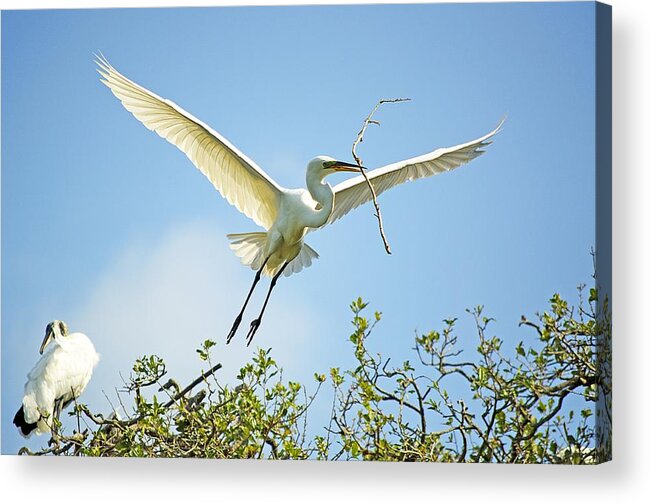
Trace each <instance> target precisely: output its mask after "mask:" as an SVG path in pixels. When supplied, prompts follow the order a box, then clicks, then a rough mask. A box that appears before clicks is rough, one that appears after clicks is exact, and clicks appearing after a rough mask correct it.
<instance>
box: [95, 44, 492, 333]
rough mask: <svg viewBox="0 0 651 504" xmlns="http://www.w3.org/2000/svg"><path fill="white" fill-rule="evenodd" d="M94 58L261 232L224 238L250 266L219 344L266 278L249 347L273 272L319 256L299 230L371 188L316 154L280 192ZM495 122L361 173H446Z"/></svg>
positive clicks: (363, 197) (239, 157)
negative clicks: (243, 293)
mask: <svg viewBox="0 0 651 504" xmlns="http://www.w3.org/2000/svg"><path fill="white" fill-rule="evenodd" d="M96 63H97V65H98V67H99V68H98V72H99V73H100V75H101V76H102V79H101V81H102V82H103V83H104V84H106V86H108V88H109V89H110V90H111V91H112V92H113V94H114V95H115V96H116V97H117V98H118V99H119V100H120V101H121V102H122V105H123V106H124V107H125V108H126V109H127V110H128V111H129V112H131V113H132V114H133V115H134V116H135V118H136V119H138V120H139V121H140V122H141V123H142V124H144V125H145V127H147V128H148V129H150V130H152V131H155V132H156V133H157V134H158V135H159V136H161V137H162V138H164V139H166V140H167V141H168V142H170V143H172V144H174V145H176V146H177V147H178V148H179V149H181V151H183V152H184V153H185V154H186V155H187V157H188V158H189V159H190V161H192V163H193V164H194V165H195V166H196V167H197V168H198V169H199V171H201V173H203V174H204V175H205V176H206V177H207V178H208V179H209V180H210V182H212V184H213V185H214V186H215V188H216V189H217V190H218V191H219V192H220V193H221V195H222V196H223V197H224V198H226V200H227V201H228V202H229V203H231V204H232V205H234V206H235V207H236V208H237V209H238V210H239V211H240V212H242V213H244V214H245V215H246V216H247V217H249V218H251V219H252V220H253V221H254V222H255V223H256V224H258V225H259V226H261V227H263V228H264V229H265V230H266V231H265V232H252V233H238V234H229V235H227V236H228V238H229V239H230V241H231V244H230V247H231V249H232V250H233V251H234V252H235V254H236V255H237V256H238V257H239V258H240V260H241V262H242V263H243V264H244V265H246V266H249V267H251V268H252V269H254V270H256V275H255V279H254V281H253V285H252V286H251V289H250V290H249V293H248V295H247V297H246V301H245V302H244V306H243V307H242V310H241V311H240V313H239V315H238V316H237V317H236V319H235V322H234V323H233V326H232V328H231V330H230V332H229V334H228V336H227V338H226V341H227V342H230V340H231V339H232V337H233V336H234V335H235V331H236V330H237V328H238V326H239V324H240V322H241V320H242V316H243V313H244V309H245V308H246V305H247V304H248V302H249V299H250V298H251V294H252V293H253V290H254V289H255V286H256V285H257V283H258V281H259V280H260V275H261V274H265V275H267V276H270V277H271V284H270V287H269V291H268V292H267V296H266V298H265V301H264V304H263V305H262V310H261V311H260V315H259V316H258V318H256V319H255V320H253V322H251V327H250V330H249V334H248V336H247V345H248V344H250V343H251V341H252V339H253V335H254V334H255V332H256V330H257V328H258V327H259V325H260V321H261V319H262V315H263V314H264V311H265V308H266V306H267V303H268V301H269V296H270V295H271V291H272V290H273V288H274V286H275V285H276V282H277V281H278V277H279V276H280V275H281V274H283V273H284V274H285V276H289V275H292V274H293V273H298V272H299V271H301V270H302V269H303V268H307V267H308V266H310V265H311V264H312V261H313V260H314V259H316V258H318V257H319V255H318V254H317V253H316V252H315V251H314V250H313V249H312V248H311V247H310V246H309V245H307V244H306V243H305V242H304V238H305V235H306V233H307V232H308V231H310V230H311V229H317V228H320V227H322V226H324V225H326V224H329V223H332V222H334V221H336V220H337V219H340V218H341V217H343V216H344V215H346V214H347V213H348V212H350V211H351V210H352V209H354V208H356V207H358V206H359V205H361V204H363V203H366V202H368V201H370V200H371V197H372V196H371V192H370V190H369V188H368V185H367V184H366V181H365V180H364V177H363V176H361V175H359V176H357V177H355V178H352V179H350V180H347V181H345V182H342V183H340V184H337V185H336V186H335V187H334V188H333V187H331V186H330V185H329V184H327V183H326V182H324V178H325V177H327V176H328V175H330V174H332V173H336V172H339V171H352V172H359V171H360V170H361V167H359V166H357V165H353V164H350V163H345V162H342V161H337V160H335V159H333V158H331V157H328V156H318V157H316V158H314V159H312V160H311V161H310V162H309V163H308V165H307V174H306V185H307V190H305V189H285V188H284V187H281V186H280V185H279V184H277V183H276V182H275V181H274V180H273V179H272V178H271V177H269V175H267V174H266V173H265V172H264V171H263V170H262V169H261V168H260V167H259V166H258V165H257V164H255V163H254V162H253V161H252V160H251V159H249V158H248V157H247V156H245V155H244V154H243V153H242V152H240V151H239V150H237V149H236V148H235V147H234V146H233V145H231V144H230V143H229V142H228V140H226V139H225V138H224V137H223V136H222V135H220V134H219V133H217V132H216V131H215V130H213V129H212V128H210V127H209V126H208V125H206V124H204V123H202V122H201V121H200V120H199V119H197V118H195V117H194V116H192V115H191V114H189V113H188V112H186V111H185V110H183V109H182V108H181V107H179V106H178V105H176V104H175V103H173V102H171V101H170V100H166V99H164V98H161V97H159V96H157V95H156V94H154V93H152V92H151V91H149V90H148V89H145V88H144V87H142V86H140V85H138V84H136V83H135V82H133V81H131V80H129V79H128V78H126V77H125V76H124V75H122V74H121V73H120V72H118V71H117V70H116V69H115V68H114V67H113V66H111V64H110V63H109V62H108V61H107V60H106V59H105V58H104V57H103V56H99V57H98V58H97V61H96ZM501 125H502V122H500V124H499V125H498V126H497V127H496V128H495V129H494V130H493V131H491V132H490V133H488V134H487V135H484V136H482V137H480V138H478V139H476V140H473V141H471V142H467V143H464V144H461V145H457V146H455V147H450V148H445V149H437V150H435V151H432V152H430V153H428V154H424V155H422V156H418V157H414V158H411V159H407V160H404V161H399V162H397V163H393V164H390V165H387V166H384V167H382V168H378V169H376V170H373V171H371V172H368V178H369V179H370V180H371V182H372V184H373V187H374V188H375V191H376V193H377V194H379V193H382V192H384V191H386V190H387V189H390V188H392V187H394V186H396V185H398V184H402V183H403V182H407V181H410V180H415V179H419V178H424V177H429V176H432V175H436V174H438V173H442V172H446V171H450V170H453V169H454V168H457V167H458V166H461V165H462V164H464V163H467V162H468V161H470V160H472V159H474V158H476V157H477V156H479V155H480V154H482V153H483V151H482V150H480V149H481V148H482V147H484V146H486V145H488V144H489V143H490V141H489V140H490V139H491V137H493V136H494V135H495V134H496V133H497V132H498V131H499V129H500V127H501Z"/></svg>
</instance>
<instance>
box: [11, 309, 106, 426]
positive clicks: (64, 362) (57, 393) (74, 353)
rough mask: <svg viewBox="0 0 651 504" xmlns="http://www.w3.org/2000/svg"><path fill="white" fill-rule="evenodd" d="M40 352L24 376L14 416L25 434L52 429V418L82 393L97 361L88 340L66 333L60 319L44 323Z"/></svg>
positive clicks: (15, 422) (66, 328)
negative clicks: (23, 389) (20, 399)
mask: <svg viewBox="0 0 651 504" xmlns="http://www.w3.org/2000/svg"><path fill="white" fill-rule="evenodd" d="M44 351H45V353H43V352H44ZM39 353H40V354H42V357H41V358H40V359H39V361H38V362H37V363H36V365H35V366H34V368H33V369H32V370H31V371H30V372H29V374H28V375H27V383H26V384H25V395H24V397H23V405H22V406H21V407H20V409H19V410H18V411H17V412H16V415H15V416H14V425H15V426H16V427H18V429H19V431H20V433H21V434H22V435H23V436H24V437H29V436H30V435H31V434H32V432H34V431H36V434H43V433H45V432H50V431H51V427H52V418H56V419H58V418H59V415H60V414H61V411H62V410H63V409H64V408H65V407H67V406H68V405H69V404H70V403H71V402H72V401H73V400H74V399H76V398H78V397H79V396H80V395H81V393H82V392H83V391H84V389H85V388H86V385H88V382H89V381H90V377H91V375H92V374H93V369H94V368H95V366H96V365H97V362H98V361H99V355H98V354H97V352H96V351H95V347H94V346H93V343H92V342H91V341H90V339H88V337H87V336H86V335H85V334H82V333H78V332H76V333H72V334H68V326H67V325H66V324H65V323H64V322H62V321H61V320H55V321H54V322H50V323H49V324H48V325H47V327H46V328H45V338H44V339H43V343H42V344H41V348H40V350H39Z"/></svg>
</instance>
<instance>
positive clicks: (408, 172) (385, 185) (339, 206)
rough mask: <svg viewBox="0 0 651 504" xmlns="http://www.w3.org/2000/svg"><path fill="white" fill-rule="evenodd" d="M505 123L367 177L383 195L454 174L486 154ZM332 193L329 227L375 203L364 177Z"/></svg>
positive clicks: (354, 179)
mask: <svg viewBox="0 0 651 504" xmlns="http://www.w3.org/2000/svg"><path fill="white" fill-rule="evenodd" d="M503 123H504V120H502V121H501V122H500V123H499V124H498V126H497V127H496V128H495V129H494V130H493V131H491V132H490V133H488V134H487V135H484V136H483V137H481V138H478V139H477V140H473V141H471V142H468V143H464V144H461V145H457V146H455V147H449V148H446V149H437V150H435V151H433V152H430V153H429V154H423V155H422V156H418V157H415V158H411V159H406V160H404V161H399V162H397V163H393V164H390V165H387V166H383V167H382V168H378V169H376V170H373V171H371V172H369V173H368V174H367V175H368V178H369V179H370V180H371V183H372V184H373V188H374V189H375V192H376V193H377V194H380V193H383V192H384V191H386V190H387V189H391V188H392V187H394V186H397V185H398V184H402V183H403V182H407V181H410V180H416V179H419V178H425V177H431V176H432V175H438V174H439V173H442V172H446V171H450V170H454V169H455V168H458V167H459V166H461V165H462V164H465V163H467V162H468V161H471V160H473V159H475V158H476V157H478V156H480V155H482V154H483V153H484V151H482V150H480V149H481V148H482V147H485V146H486V145H489V144H490V143H491V142H490V139H491V137H493V136H494V135H495V134H497V133H498V132H499V131H500V128H501V127H502V124H503ZM333 190H334V192H335V204H334V208H333V209H332V213H331V214H330V218H329V219H328V224H330V223H332V222H334V221H336V220H337V219H340V218H342V217H343V216H344V215H346V214H347V213H348V212H350V211H351V210H352V209H353V208H357V207H358V206H360V205H362V204H364V203H366V202H367V201H370V200H371V199H372V196H371V191H370V190H369V188H368V184H367V183H366V181H365V180H364V177H363V176H362V175H359V176H357V177H354V178H352V179H349V180H346V181H345V182H342V183H341V184H337V185H336V186H335V187H334V188H333Z"/></svg>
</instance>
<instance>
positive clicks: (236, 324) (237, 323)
mask: <svg viewBox="0 0 651 504" xmlns="http://www.w3.org/2000/svg"><path fill="white" fill-rule="evenodd" d="M268 260H269V257H267V258H266V259H265V260H264V262H263V263H262V267H261V268H260V269H259V270H258V271H256V273H255V278H254V280H253V285H251V289H249V294H248V295H247V296H246V301H244V306H242V309H241V310H240V313H239V314H238V315H237V317H235V321H234V322H233V326H232V327H231V330H230V331H229V333H228V336H226V344H227V345H228V344H229V343H230V342H231V340H232V339H233V336H235V333H236V332H237V328H238V327H239V326H240V323H241V322H242V317H243V316H244V310H246V305H248V304H249V299H251V295H252V294H253V291H254V290H255V286H256V285H257V284H258V282H259V281H260V277H261V276H262V270H263V269H264V267H265V266H266V265H267V261H268Z"/></svg>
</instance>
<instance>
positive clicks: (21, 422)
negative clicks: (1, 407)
mask: <svg viewBox="0 0 651 504" xmlns="http://www.w3.org/2000/svg"><path fill="white" fill-rule="evenodd" d="M14 425H15V426H16V427H18V429H19V430H20V434H21V435H22V436H23V437H29V435H30V434H31V433H32V432H33V431H34V430H35V429H36V426H37V425H38V423H37V422H34V423H27V421H26V420H25V411H24V410H23V407H22V406H21V407H20V409H19V410H18V411H17V412H16V415H14Z"/></svg>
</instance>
